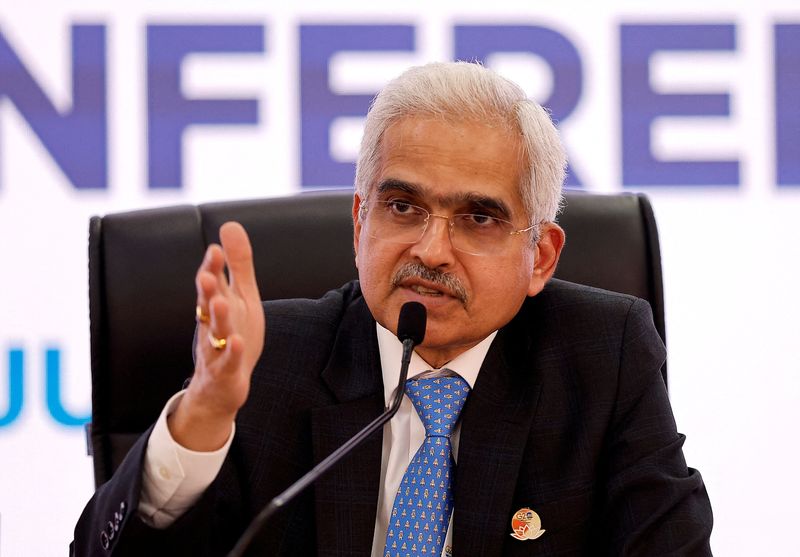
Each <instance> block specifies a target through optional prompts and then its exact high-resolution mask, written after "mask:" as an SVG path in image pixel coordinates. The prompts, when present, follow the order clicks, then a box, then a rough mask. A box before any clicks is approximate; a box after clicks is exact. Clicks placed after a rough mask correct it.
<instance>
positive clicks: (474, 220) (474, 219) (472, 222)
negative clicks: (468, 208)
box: [462, 214, 500, 228]
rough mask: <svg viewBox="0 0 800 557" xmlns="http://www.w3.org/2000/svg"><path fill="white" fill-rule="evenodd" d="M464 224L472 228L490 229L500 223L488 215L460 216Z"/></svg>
mask: <svg viewBox="0 0 800 557" xmlns="http://www.w3.org/2000/svg"><path fill="white" fill-rule="evenodd" d="M462 217H463V220H464V223H465V224H467V225H469V226H474V227H484V228H486V227H491V226H496V225H497V224H498V223H499V222H500V221H498V220H497V219H496V218H494V217H490V216H489V215H475V214H473V215H462Z"/></svg>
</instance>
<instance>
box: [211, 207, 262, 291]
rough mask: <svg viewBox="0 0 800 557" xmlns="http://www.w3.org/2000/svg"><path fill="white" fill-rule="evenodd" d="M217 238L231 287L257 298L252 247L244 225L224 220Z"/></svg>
mask: <svg viewBox="0 0 800 557" xmlns="http://www.w3.org/2000/svg"><path fill="white" fill-rule="evenodd" d="M219 238H220V241H221V242H222V248H223V250H224V253H225V261H226V262H227V264H228V271H229V272H230V277H231V279H230V281H231V287H232V288H233V289H235V290H238V291H239V292H241V293H242V295H244V296H246V297H255V298H258V285H257V284H256V272H255V268H254V267H253V248H252V246H251V245H250V238H249V237H248V236H247V232H246V231H245V229H244V227H243V226H242V225H241V224H239V223H238V222H226V223H225V224H223V225H222V226H221V227H220V229H219Z"/></svg>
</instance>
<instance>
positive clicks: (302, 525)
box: [74, 280, 712, 557]
mask: <svg viewBox="0 0 800 557" xmlns="http://www.w3.org/2000/svg"><path fill="white" fill-rule="evenodd" d="M264 307H265V312H266V315H267V337H266V346H265V347H264V353H263V354H264V355H263V357H262V359H261V361H260V362H259V364H258V366H257V368H256V370H255V373H254V374H253V380H252V390H251V393H250V397H249V400H248V402H247V404H246V405H245V406H244V408H242V410H241V412H240V414H239V416H238V418H237V431H236V436H235V441H234V444H233V446H232V448H231V451H230V453H229V455H228V458H227V459H226V461H225V464H224V465H223V468H222V470H221V471H220V473H219V475H218V477H217V478H216V480H215V481H214V482H213V483H212V485H211V486H210V487H209V489H208V490H207V491H206V493H205V494H204V495H203V496H202V498H201V500H200V501H199V502H198V504H197V505H196V506H195V507H194V508H193V509H192V510H191V511H189V512H188V513H187V514H186V515H184V516H183V517H182V518H180V519H179V520H178V521H177V522H176V523H175V524H174V525H172V526H171V527H169V528H167V529H165V530H155V529H152V528H148V527H147V526H145V525H144V524H143V523H142V521H141V520H140V519H139V518H138V516H136V511H135V509H136V508H137V506H138V499H139V490H140V483H141V469H142V459H143V456H144V450H145V447H146V441H147V435H144V436H143V437H142V439H141V440H140V441H139V442H138V443H137V445H136V446H135V447H134V449H133V450H132V451H131V452H130V454H129V455H128V457H127V459H126V460H125V462H124V463H123V464H122V466H121V467H120V469H119V470H118V471H117V473H116V475H115V476H114V478H113V479H112V480H111V481H110V482H108V483H107V484H105V485H103V486H102V487H101V488H99V489H98V491H97V493H96V494H95V495H94V497H93V498H92V500H91V501H90V503H89V505H88V506H87V507H86V510H85V511H84V513H83V515H82V516H81V518H80V521H79V522H78V525H77V527H76V529H75V542H74V549H75V553H76V554H77V555H105V554H108V553H112V554H114V555H159V554H164V555H224V554H225V553H226V552H227V550H229V549H230V547H232V545H233V544H234V542H235V540H236V538H237V537H238V536H239V535H240V534H241V532H242V531H243V530H244V528H245V527H246V525H247V523H248V522H249V520H250V519H251V518H252V516H253V515H254V514H256V513H257V512H258V510H260V509H261V508H262V507H263V506H264V505H266V504H267V503H268V502H269V500H270V499H271V498H272V497H273V496H275V495H276V494H278V493H279V492H281V491H282V490H283V489H285V488H286V487H287V486H288V485H289V484H290V483H291V482H292V481H294V480H295V479H297V478H298V477H299V476H301V475H302V474H303V473H305V472H306V471H308V470H309V469H310V468H311V467H312V465H313V464H314V463H316V462H318V461H319V460H321V459H322V458H324V457H325V456H326V455H328V454H329V453H330V452H331V451H333V450H334V449H335V448H336V447H338V446H339V445H340V444H342V443H343V442H344V441H346V440H347V439H348V438H349V437H350V436H351V435H353V434H354V433H355V432H356V431H358V430H359V429H360V428H362V427H363V426H364V425H366V423H367V422H369V421H370V420H371V419H372V418H373V417H375V416H377V415H378V414H379V413H380V412H381V411H382V409H383V385H382V378H381V372H380V360H379V353H378V345H377V339H376V332H375V322H374V320H373V319H372V316H371V315H370V313H369V310H368V308H367V306H366V304H365V302H364V299H363V298H362V296H361V292H360V289H359V286H358V283H357V282H356V283H350V284H347V285H345V286H344V287H343V288H341V289H339V290H336V291H332V292H329V293H328V294H327V295H326V296H325V297H323V298H322V299H320V300H314V301H311V300H290V301H277V302H267V303H265V305H264ZM664 357H665V351H664V347H663V344H662V343H661V340H660V339H659V337H658V335H657V333H656V331H655V329H654V327H653V324H652V317H651V314H650V309H649V306H648V305H647V304H646V302H644V301H642V300H638V299H635V298H632V297H629V296H624V295H620V294H614V293H610V292H606V291H601V290H596V289H591V288H587V287H583V286H577V285H573V284H569V283H564V282H561V281H557V280H554V281H552V282H551V283H550V284H548V286H547V288H545V290H544V291H543V292H542V293H541V294H539V295H538V296H536V297H534V298H530V299H528V300H527V301H526V302H525V304H524V305H523V307H522V309H521V310H520V312H519V314H518V315H517V316H516V317H515V318H514V319H513V320H512V321H511V322H510V323H509V324H508V325H507V326H505V327H503V329H502V330H501V331H500V332H499V334H498V335H497V338H496V339H495V341H494V342H493V344H492V346H491V348H490V350H489V353H488V354H487V356H486V359H485V361H484V363H483V367H482V368H481V372H480V375H479V376H478V380H477V383H476V384H475V387H474V389H473V391H472V393H471V394H470V397H469V399H468V400H467V403H466V406H465V408H464V410H463V412H462V418H461V419H462V427H461V440H460V443H459V454H458V468H457V471H456V476H455V495H454V499H455V510H454V521H453V550H454V554H455V555H456V556H457V557H464V556H473V555H480V556H487V557H491V556H500V555H507V556H512V555H528V556H530V555H564V556H566V555H646V556H655V555H709V554H710V549H709V541H708V539H709V535H710V531H711V524H712V517H711V508H710V505H709V501H708V496H707V494H706V491H705V488H704V486H703V482H702V479H701V477H700V474H699V473H698V472H697V471H695V470H693V469H691V468H687V467H686V464H685V461H684V458H683V453H682V451H681V446H682V444H683V441H684V437H683V436H682V435H680V434H679V433H677V431H676V428H675V423H674V420H673V417H672V412H671V409H670V405H669V401H668V399H667V393H666V390H665V387H664V383H663V380H662V377H661V374H660V368H661V365H662V363H663V361H664ZM381 445H382V442H381V436H380V432H378V433H376V434H375V435H374V436H373V437H372V438H370V439H369V440H368V441H367V442H366V443H365V445H363V446H362V447H361V448H360V449H358V450H357V451H356V453H355V454H353V455H351V456H349V457H348V458H346V459H345V460H344V461H343V462H342V463H340V464H339V465H337V466H336V467H335V468H334V469H333V470H332V471H330V472H329V473H328V475H327V476H325V477H323V478H322V479H321V480H320V481H319V483H317V484H316V485H315V486H314V487H313V488H311V489H309V490H308V491H307V492H305V493H304V494H302V495H301V496H300V497H299V498H298V499H297V500H295V501H294V502H292V503H290V504H289V505H288V506H287V507H286V508H285V509H283V510H282V511H281V512H280V514H279V515H278V516H276V517H275V519H274V521H273V522H272V523H271V524H270V526H269V527H268V528H267V530H266V531H265V532H263V533H262V534H261V535H260V536H259V537H258V538H257V540H256V543H255V548H254V550H253V552H252V554H253V555H287V556H288V555H292V556H294V555H325V556H328V555H330V556H333V555H339V556H342V555H352V556H367V555H369V553H370V550H371V544H372V536H373V528H374V522H375V513H376V505H377V497H378V484H379V481H380V465H381ZM523 507H528V508H531V509H533V510H535V511H536V512H537V513H538V514H539V516H540V517H541V520H542V528H543V529H544V530H545V533H544V534H543V535H542V536H541V537H540V538H538V539H536V540H526V541H518V540H516V539H514V538H512V537H511V535H510V534H511V518H512V515H513V514H514V512H515V511H517V510H518V509H520V508H523ZM102 532H106V537H107V538H109V540H108V546H109V551H106V550H104V549H103V547H102V546H103V545H104V542H103V539H102V537H103V536H102Z"/></svg>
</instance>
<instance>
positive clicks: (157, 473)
mask: <svg viewBox="0 0 800 557" xmlns="http://www.w3.org/2000/svg"><path fill="white" fill-rule="evenodd" d="M184 392H185V391H181V392H179V393H177V394H175V395H174V396H173V397H172V398H171V399H169V401H168V402H167V404H166V405H165V406H164V410H162V412H161V415H160V416H159V417H158V421H157V422H156V424H155V426H154V427H153V431H152V433H151V434H150V439H149V440H148V442H147V451H146V453H145V457H144V470H143V472H142V493H141V497H140V499H139V514H140V515H141V517H142V519H143V520H144V521H145V522H147V523H148V524H150V525H151V526H154V527H155V528H166V527H168V526H169V525H171V524H172V523H173V522H174V521H175V520H177V519H178V518H180V516H181V515H183V514H184V513H185V512H186V511H187V510H189V508H190V507H191V506H192V505H194V504H195V503H196V502H197V500H198V499H199V498H200V496H201V495H202V494H203V492H204V491H205V490H206V488H207V487H208V486H209V485H210V484H211V482H213V481H214V478H216V477H217V474H218V473H219V470H220V468H222V464H223V462H225V457H226V456H227V455H228V450H229V449H230V446H231V442H232V441H233V436H234V433H235V432H236V424H233V425H232V427H231V434H230V435H229V436H228V440H227V441H226V442H225V444H224V445H223V446H222V447H221V448H219V449H217V450H216V451H211V452H198V451H191V450H189V449H187V448H185V447H182V446H181V445H179V444H178V443H177V442H176V441H175V440H174V439H173V438H172V435H171V434H170V432H169V426H168V425H167V416H169V415H170V414H171V413H172V412H173V411H174V410H175V408H176V407H177V406H178V403H179V402H180V400H181V398H182V397H183V394H184Z"/></svg>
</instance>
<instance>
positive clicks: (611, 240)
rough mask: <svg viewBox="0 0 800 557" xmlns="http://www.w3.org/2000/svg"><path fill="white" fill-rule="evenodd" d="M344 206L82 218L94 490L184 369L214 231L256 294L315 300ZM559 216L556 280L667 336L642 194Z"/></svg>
mask: <svg viewBox="0 0 800 557" xmlns="http://www.w3.org/2000/svg"><path fill="white" fill-rule="evenodd" d="M351 206H352V192H351V191H332V192H331V191H329V192H315V193H304V194H299V195H296V196H293V197H285V198H275V199H260V200H252V201H234V202H224V203H208V204H203V205H199V206H192V205H183V206H177V207H167V208H162V209H153V210H143V211H134V212H128V213H119V214H111V215H107V216H104V217H93V218H92V219H91V221H90V225H89V301H90V303H89V306H90V318H91V356H92V358H91V365H92V424H91V445H92V447H91V452H92V454H93V458H94V471H95V482H96V484H97V485H100V484H102V483H103V482H105V481H106V480H108V479H109V478H110V477H111V475H112V474H113V472H114V470H116V468H117V466H119V464H120V462H121V461H122V459H123V458H124V456H125V454H126V453H127V452H128V450H129V449H130V447H131V445H132V444H133V442H134V441H135V439H136V438H137V437H138V436H139V435H140V434H141V433H142V432H143V431H144V430H145V429H147V427H148V426H149V425H150V424H151V423H152V422H153V421H155V419H156V418H157V417H158V414H159V412H160V411H161V409H162V407H163V405H164V403H165V402H166V400H167V399H168V398H169V397H170V396H171V395H172V394H173V393H175V392H176V391H177V390H179V389H180V388H181V386H182V384H183V382H184V380H185V379H186V378H187V377H189V376H190V375H191V373H192V367H193V363H192V338H193V334H194V326H195V323H194V313H193V312H194V305H195V287H194V274H195V272H196V270H197V266H198V264H199V262H200V260H201V258H202V256H203V252H204V250H205V248H206V246H207V245H208V244H209V243H210V242H216V241H218V230H219V226H220V225H221V224H222V223H224V222H226V221H229V220H236V221H239V222H240V223H242V224H243V225H244V226H245V228H246V229H247V231H248V233H249V235H250V238H251V241H252V244H253V249H254V254H255V267H256V274H257V278H258V284H259V287H260V290H261V295H262V297H263V298H264V299H277V298H290V297H317V296H320V295H322V294H323V293H324V292H326V291H327V290H330V289H332V288H336V287H338V286H340V285H342V284H344V283H345V282H347V281H349V280H351V279H353V278H356V277H357V272H356V269H355V266H354V261H353V249H352V245H353V244H352V236H353V226H352V222H351ZM559 222H560V224H561V225H562V227H563V228H564V229H565V230H566V233H567V244H566V248H565V250H564V252H563V255H562V257H561V262H560V264H559V267H558V270H557V272H556V276H557V277H559V278H562V279H565V280H570V281H573V282H579V283H583V284H588V285H592V286H597V287H600V288H605V289H608V290H615V291H618V292H624V293H628V294H633V295H635V296H638V297H641V298H644V299H646V300H648V301H649V302H650V304H651V306H652V307H653V313H654V317H655V323H656V328H657V329H658V331H659V333H660V334H661V337H662V338H665V336H664V302H663V291H662V279H661V259H660V252H659V244H658V233H657V230H656V225H655V220H654V217H653V211H652V208H651V206H650V203H649V202H648V200H647V198H646V197H645V196H643V195H641V194H619V195H598V194H587V193H580V192H570V193H568V194H567V196H566V207H565V210H564V212H563V214H562V215H561V217H560V218H559ZM663 371H664V374H665V375H664V378H665V381H666V367H665V368H664V370H663Z"/></svg>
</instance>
